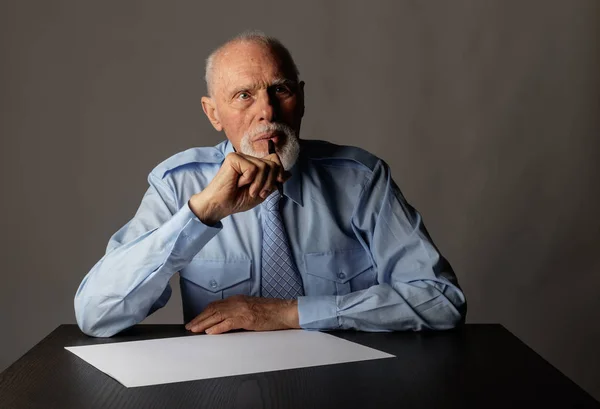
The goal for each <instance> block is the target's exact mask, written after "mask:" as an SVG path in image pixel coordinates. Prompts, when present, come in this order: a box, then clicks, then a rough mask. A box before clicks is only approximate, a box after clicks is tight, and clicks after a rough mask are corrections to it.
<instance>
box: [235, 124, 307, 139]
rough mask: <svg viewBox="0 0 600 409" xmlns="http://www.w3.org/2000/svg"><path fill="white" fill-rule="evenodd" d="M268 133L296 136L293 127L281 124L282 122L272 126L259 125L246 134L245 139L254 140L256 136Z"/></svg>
mask: <svg viewBox="0 0 600 409" xmlns="http://www.w3.org/2000/svg"><path fill="white" fill-rule="evenodd" d="M267 132H281V133H284V134H285V135H286V136H293V135H294V134H295V132H294V130H293V129H292V127H291V126H289V125H287V124H283V123H280V122H276V123H272V124H262V125H258V126H257V127H256V128H254V129H252V130H250V131H247V132H246V134H245V135H244V137H246V138H253V137H255V136H256V135H260V134H262V133H267Z"/></svg>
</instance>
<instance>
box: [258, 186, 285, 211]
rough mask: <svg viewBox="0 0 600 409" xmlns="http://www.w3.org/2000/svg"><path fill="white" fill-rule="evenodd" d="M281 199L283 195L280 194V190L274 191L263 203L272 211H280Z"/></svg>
mask: <svg viewBox="0 0 600 409" xmlns="http://www.w3.org/2000/svg"><path fill="white" fill-rule="evenodd" d="M279 199H281V196H280V195H279V191H277V190H276V191H274V192H273V193H271V194H270V195H269V196H267V198H266V199H265V201H264V202H263V203H262V204H263V206H265V208H266V209H267V210H268V211H270V212H278V211H279Z"/></svg>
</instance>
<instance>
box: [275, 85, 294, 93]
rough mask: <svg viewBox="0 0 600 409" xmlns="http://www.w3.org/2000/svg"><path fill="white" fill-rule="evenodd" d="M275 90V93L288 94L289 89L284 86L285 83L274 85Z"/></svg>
mask: <svg viewBox="0 0 600 409" xmlns="http://www.w3.org/2000/svg"><path fill="white" fill-rule="evenodd" d="M275 92H276V93H277V94H289V93H290V92H291V91H290V89H289V88H288V87H287V86H285V85H278V86H276V87H275Z"/></svg>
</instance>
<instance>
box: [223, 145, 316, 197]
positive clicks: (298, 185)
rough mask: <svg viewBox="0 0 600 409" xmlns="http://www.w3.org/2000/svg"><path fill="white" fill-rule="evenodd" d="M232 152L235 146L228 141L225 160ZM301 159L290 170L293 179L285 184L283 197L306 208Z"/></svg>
mask: <svg viewBox="0 0 600 409" xmlns="http://www.w3.org/2000/svg"><path fill="white" fill-rule="evenodd" d="M231 152H234V149H233V144H232V143H231V142H230V141H229V140H227V141H226V142H225V149H224V151H223V158H225V157H226V156H227V155H228V154H230V153H231ZM301 158H302V155H300V156H299V157H298V160H297V161H296V163H295V164H294V166H293V167H292V169H290V173H291V174H292V177H291V178H290V179H289V180H288V181H287V182H285V183H284V184H283V195H284V196H286V197H288V198H290V199H292V200H293V201H294V202H296V203H297V204H299V205H300V206H304V203H303V201H302V165H301V164H300V162H301Z"/></svg>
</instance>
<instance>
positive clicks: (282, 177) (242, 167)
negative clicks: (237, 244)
mask: <svg viewBox="0 0 600 409" xmlns="http://www.w3.org/2000/svg"><path fill="white" fill-rule="evenodd" d="M290 176H291V174H290V173H289V172H287V171H285V170H284V169H283V166H282V165H281V161H280V160H279V157H278V156H277V154H276V153H272V154H270V155H267V156H265V157H264V158H256V157H254V156H249V155H244V154H243V153H238V152H234V153H230V154H228V155H227V157H226V158H225V161H224V162H223V164H222V165H221V168H220V169H219V171H218V172H217V174H216V175H215V177H214V179H213V180H212V181H211V182H210V183H209V184H208V186H207V187H206V188H205V189H204V190H203V191H202V192H200V193H197V194H195V195H194V196H192V197H191V199H190V201H189V206H190V209H191V210H192V211H193V212H194V213H195V214H196V216H197V217H198V219H200V221H202V223H204V224H206V225H208V226H211V225H214V224H215V223H217V222H219V221H220V220H221V219H223V218H225V217H227V216H229V215H231V214H234V213H238V212H245V211H246V210H250V209H252V208H253V207H255V206H257V205H259V204H260V203H262V202H263V201H264V200H265V199H266V198H267V196H269V195H270V194H271V193H272V192H273V191H274V190H275V189H276V188H277V183H283V182H286V181H287V180H288V179H289V178H290Z"/></svg>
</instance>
